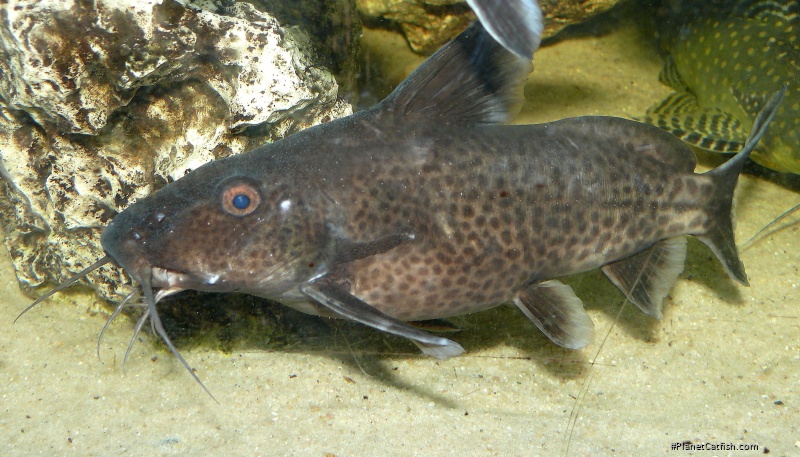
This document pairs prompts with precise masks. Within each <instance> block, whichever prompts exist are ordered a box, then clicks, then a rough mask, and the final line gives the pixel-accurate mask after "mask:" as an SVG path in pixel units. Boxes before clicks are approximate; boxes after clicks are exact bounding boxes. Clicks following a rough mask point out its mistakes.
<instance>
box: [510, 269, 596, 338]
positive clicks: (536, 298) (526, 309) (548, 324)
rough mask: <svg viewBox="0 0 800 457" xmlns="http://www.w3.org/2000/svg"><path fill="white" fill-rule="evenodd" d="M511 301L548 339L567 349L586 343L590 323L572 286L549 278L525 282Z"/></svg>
mask: <svg viewBox="0 0 800 457" xmlns="http://www.w3.org/2000/svg"><path fill="white" fill-rule="evenodd" d="M513 301H514V304H515V305H517V307H518V308H519V309H520V310H521V311H522V312H523V313H524V314H525V315H526V316H528V319H530V320H531V321H533V323H534V324H536V327H538V328H539V330H541V331H542V333H544V334H545V335H547V337H548V338H550V340H551V341H553V342H554V343H556V344H557V345H559V346H563V347H565V348H568V349H580V348H583V347H586V346H587V345H588V344H589V343H590V342H591V341H592V337H593V335H594V323H593V322H592V319H591V318H590V317H589V315H588V314H586V311H585V310H584V309H583V302H581V299H580V298H578V297H577V296H576V295H575V292H574V291H573V290H572V288H571V287H570V286H568V285H566V284H563V283H562V282H561V281H556V280H551V281H545V282H542V283H539V284H535V285H532V286H529V287H528V288H526V289H525V290H523V291H522V292H520V293H519V295H517V297H516V298H514V300H513Z"/></svg>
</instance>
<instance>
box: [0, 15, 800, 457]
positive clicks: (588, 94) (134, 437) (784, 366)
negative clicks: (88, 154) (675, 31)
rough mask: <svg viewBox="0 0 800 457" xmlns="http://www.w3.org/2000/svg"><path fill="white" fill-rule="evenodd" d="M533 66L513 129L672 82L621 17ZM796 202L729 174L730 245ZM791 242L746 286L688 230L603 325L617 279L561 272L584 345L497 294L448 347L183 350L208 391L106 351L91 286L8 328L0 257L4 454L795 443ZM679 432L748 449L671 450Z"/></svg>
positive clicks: (769, 255) (396, 64)
mask: <svg viewBox="0 0 800 457" xmlns="http://www.w3.org/2000/svg"><path fill="white" fill-rule="evenodd" d="M365 39H366V42H365V52H366V53H367V55H368V56H370V59H371V60H370V61H371V63H373V64H376V65H377V64H380V62H382V61H384V60H385V61H387V62H389V64H390V67H389V68H386V69H384V71H385V72H386V75H388V81H390V82H391V83H394V82H397V81H399V80H400V79H401V78H402V77H404V76H405V75H406V74H407V73H408V72H409V71H410V70H411V69H413V68H414V67H415V66H416V65H417V64H418V63H419V62H420V61H421V60H422V59H421V58H419V57H417V56H414V55H412V54H410V53H409V52H408V51H407V50H406V46H405V44H404V42H403V41H402V40H401V39H400V38H399V37H398V36H396V35H393V34H391V33H389V32H374V31H372V32H370V31H367V32H366V37H365ZM387 50H388V51H389V52H390V53H391V54H390V55H391V57H390V58H388V59H382V58H381V57H380V54H381V53H383V52H385V51H387ZM535 66H536V68H535V71H534V73H533V75H532V76H531V78H530V79H529V81H528V83H527V84H526V86H525V91H524V93H525V104H524V106H523V107H522V111H521V116H520V118H519V119H518V122H520V123H532V122H543V121H548V120H553V119H559V118H563V117H568V116H577V115H585V114H606V115H616V116H624V117H632V116H638V115H641V114H642V113H644V111H645V110H646V109H647V108H648V107H649V106H650V105H651V104H653V103H654V102H656V101H658V100H661V99H662V98H663V97H665V96H666V95H667V94H668V92H669V90H668V89H667V88H666V87H664V86H662V85H661V84H660V83H659V82H658V72H659V70H660V68H661V62H660V60H659V58H658V56H657V54H656V51H655V47H654V46H653V45H652V43H651V41H650V39H649V38H647V37H646V36H645V35H643V32H642V31H641V30H639V29H638V28H637V27H636V26H635V24H633V23H627V24H625V25H624V26H623V27H622V28H621V29H619V30H617V31H615V32H614V33H612V34H610V35H608V36H605V37H602V38H588V39H581V40H572V41H566V42H563V43H560V44H558V45H555V46H553V47H549V48H545V49H542V50H540V51H539V52H538V53H537V54H536V57H535ZM708 160H710V161H708ZM705 165H706V166H709V165H713V158H710V159H708V158H707V161H706V162H705ZM798 202H800V195H798V193H797V192H796V191H793V190H791V189H787V188H785V187H781V186H779V185H776V184H774V183H772V182H770V181H768V180H765V179H763V178H759V177H752V176H743V178H742V179H741V181H740V186H739V189H738V194H737V201H736V211H737V215H738V225H737V227H736V235H737V239H738V240H740V242H741V241H743V240H745V239H747V238H748V237H749V236H750V235H752V234H753V233H755V232H756V231H757V230H758V229H759V228H760V227H762V226H763V225H765V224H767V223H768V222H769V221H771V220H772V219H773V218H774V217H775V216H777V215H779V214H780V213H781V212H783V211H784V210H785V209H787V208H789V207H791V206H793V205H795V204H797V203H798ZM799 239H800V234H799V233H798V227H797V226H795V227H793V228H790V229H788V230H784V231H782V232H780V233H777V234H774V235H772V236H770V237H768V238H766V239H764V240H762V241H760V242H759V243H757V244H755V245H754V246H752V247H750V248H749V249H747V250H746V251H745V252H743V253H742V259H743V261H744V263H745V265H746V268H747V272H748V274H749V277H750V282H751V286H750V287H749V288H744V287H739V286H738V285H736V284H734V283H733V282H731V281H730V280H729V279H728V278H727V276H726V275H725V273H724V272H723V270H722V268H721V267H720V265H719V263H718V262H717V261H716V260H715V259H714V258H713V255H712V253H711V252H710V251H709V250H708V249H707V248H706V247H705V246H704V245H702V244H700V243H699V242H691V243H690V244H689V256H688V259H687V264H686V270H685V272H684V274H683V275H682V276H681V278H680V279H679V281H678V283H677V284H676V285H675V287H674V289H673V290H672V292H671V294H670V296H669V297H668V298H667V300H666V306H665V313H664V319H663V320H662V321H655V320H653V319H651V318H649V317H647V316H644V315H643V314H641V313H640V312H639V311H638V310H636V309H635V308H634V307H632V306H627V307H626V309H625V310H623V312H622V313H621V317H620V320H619V322H618V323H616V324H615V325H614V327H613V329H611V331H610V333H608V338H607V339H605V335H606V334H607V332H608V329H609V328H610V326H611V325H612V322H613V320H614V318H615V316H616V314H617V312H618V310H619V308H620V306H621V304H622V302H623V298H622V296H621V294H620V293H619V292H618V291H617V290H616V289H615V288H614V286H613V285H611V284H610V283H608V282H607V281H606V280H605V279H604V278H603V277H601V275H600V274H598V273H597V272H593V273H589V274H585V275H581V276H579V277H577V278H572V280H571V281H570V283H571V284H572V285H573V287H574V288H575V290H576V293H577V294H578V296H580V297H581V298H583V300H584V302H585V305H586V307H587V309H588V312H589V313H590V315H591V316H592V318H593V319H594V321H595V325H596V331H597V337H596V340H595V343H594V344H592V345H590V346H589V347H588V348H586V349H584V350H581V351H569V350H564V349H560V348H557V347H555V346H554V345H552V344H551V343H549V342H548V341H547V339H546V338H545V337H544V336H542V335H541V334H540V333H539V332H538V330H536V328H535V327H534V326H533V325H532V324H530V323H529V322H528V321H527V320H526V319H525V317H524V316H522V315H521V314H520V313H519V312H517V311H516V310H514V309H511V308H508V307H501V308H498V309H496V310H493V311H489V312H485V313H479V314H475V315H472V316H468V317H466V318H464V319H461V320H459V321H458V323H459V324H460V325H462V326H463V327H464V328H465V330H464V331H462V332H460V333H457V334H454V335H452V336H451V337H452V338H453V339H455V340H457V341H459V342H460V343H461V344H462V345H463V346H464V347H465V348H466V349H467V354H466V355H464V356H462V357H458V358H455V359H451V360H447V361H436V360H434V359H431V358H427V357H424V356H422V355H420V354H418V353H417V352H416V351H415V350H414V348H413V346H411V345H403V344H402V343H399V344H398V343H396V342H395V341H392V343H391V345H390V346H389V349H387V346H386V345H380V344H375V341H376V340H375V338H372V339H370V341H368V342H367V343H366V344H365V343H364V342H361V341H359V340H358V339H353V338H352V337H351V338H350V339H349V343H350V346H351V347H352V349H353V351H354V354H355V357H354V356H353V355H351V353H350V349H349V348H348V346H347V343H346V342H345V339H344V338H343V337H342V335H341V334H337V333H334V332H331V334H330V337H329V344H328V346H329V348H330V349H329V350H321V349H320V348H319V345H318V344H317V345H308V346H304V345H303V344H299V345H296V346H294V347H291V348H287V349H285V350H275V351H263V350H255V349H253V350H249V349H246V348H244V349H241V350H236V349H234V351H233V352H231V353H223V352H219V351H218V350H216V349H215V348H212V347H205V346H204V345H198V346H197V347H192V348H185V349H183V351H182V352H183V355H184V357H185V358H186V359H187V360H188V361H189V364H190V365H192V366H193V367H195V368H196V369H197V372H198V375H199V376H200V377H201V378H202V379H203V381H204V382H205V383H206V385H207V386H208V388H209V389H210V390H211V392H212V393H213V394H214V395H215V396H216V398H218V399H219V402H220V403H219V404H217V403H215V402H213V401H212V400H211V399H210V398H209V397H208V396H206V395H205V394H204V393H203V391H202V390H201V389H200V388H199V387H198V386H197V385H196V384H195V383H194V381H193V380H192V379H191V377H190V376H189V375H188V374H187V373H186V372H185V371H184V370H183V368H182V367H181V366H180V365H179V363H178V362H177V361H176V360H175V359H174V358H173V357H172V356H171V355H170V354H169V353H167V352H166V351H165V349H164V348H163V346H154V345H153V344H152V341H153V339H152V338H151V337H150V336H142V340H143V341H144V343H141V342H140V343H138V344H137V345H136V346H135V347H134V349H133V352H132V354H131V358H130V360H129V361H128V364H127V366H126V373H125V374H123V370H122V368H121V361H122V356H123V354H124V349H125V347H126V345H127V343H128V339H129V337H130V335H131V332H132V327H133V323H132V322H131V321H130V320H129V319H125V318H122V319H119V320H118V321H116V322H115V323H114V324H113V325H112V326H111V327H110V329H109V331H108V333H107V335H106V338H105V340H104V341H103V345H102V353H103V356H104V357H103V360H102V362H101V361H100V360H98V358H97V357H96V355H95V345H96V341H97V340H96V339H97V335H98V333H99V331H100V329H101V327H102V326H103V324H104V322H105V318H106V316H104V315H102V314H97V313H90V312H87V310H88V309H96V308H97V303H96V299H95V298H94V297H93V296H91V295H89V294H82V293H68V294H63V295H61V296H60V297H58V298H57V299H56V300H52V301H50V302H47V303H46V304H45V305H42V306H40V307H38V308H36V309H34V310H33V311H31V312H30V313H28V314H27V315H25V316H24V317H23V318H21V319H20V320H19V321H18V322H16V323H15V324H12V321H13V319H14V318H15V317H16V315H17V314H18V313H19V311H20V310H22V309H23V308H24V307H25V306H26V305H27V304H28V303H29V302H30V298H28V297H26V296H24V295H22V294H21V293H20V292H19V289H18V287H17V283H16V280H15V278H14V274H13V271H12V269H11V266H10V262H9V260H8V255H7V253H6V252H2V263H0V282H1V283H2V290H1V291H0V296H2V297H3V298H2V306H1V307H0V325H1V326H2V331H0V376H1V377H2V379H0V400H1V401H2V414H0V454H1V455H40V454H41V455H190V454H191V455H248V456H250V455H264V456H272V455H302V456H320V457H322V456H326V455H336V456H340V457H344V456H366V455H386V456H411V455H423V456H433V455H459V456H471V455H481V456H484V455H498V456H517V455H519V456H523V455H543V456H551V455H559V454H563V453H564V452H565V447H566V445H567V441H568V439H569V437H571V442H570V445H569V446H570V448H569V449H570V452H569V454H570V455H581V456H583V455H592V456H605V455H736V456H739V455H760V454H762V453H763V452H764V448H767V449H769V453H770V454H771V455H777V456H789V455H798V454H800V408H799V407H798V405H800V394H799V393H800V341H799V339H798V333H800V332H799V331H800V289H798V285H800V272H799V269H800V249H798V248H799V247H800V242H798V240H799ZM378 341H380V339H378ZM601 344H602V348H601V349H600V345H601ZM398 348H400V350H398ZM598 350H599V355H597V358H596V363H595V364H594V365H592V364H591V363H590V362H591V361H592V360H593V359H594V356H595V354H596V353H597V352H598ZM354 359H357V360H358V361H359V363H360V364H361V365H362V366H363V367H364V369H365V371H366V372H367V373H369V374H365V373H364V372H362V371H361V370H360V369H359V367H358V366H357V364H356V363H354V362H353V360H354ZM573 412H574V413H575V414H576V420H575V422H574V424H572V425H571V424H570V417H571V414H573ZM683 441H691V442H693V443H703V442H710V443H732V444H757V445H759V446H760V447H761V449H760V450H759V451H752V452H734V451H720V452H697V453H694V454H690V453H688V452H685V451H670V445H671V443H673V442H683Z"/></svg>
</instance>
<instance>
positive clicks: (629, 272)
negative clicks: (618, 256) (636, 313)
mask: <svg viewBox="0 0 800 457" xmlns="http://www.w3.org/2000/svg"><path fill="white" fill-rule="evenodd" d="M685 260H686V237H683V236H681V237H677V238H670V239H668V240H663V241H659V242H658V243H656V244H654V245H653V246H652V247H650V248H648V249H645V250H644V251H642V252H640V253H638V254H636V255H634V256H632V257H628V258H627V259H624V260H620V261H618V262H614V263H610V264H608V265H605V266H603V267H602V268H601V270H603V273H605V275H606V276H607V277H608V279H610V280H611V282H613V283H614V284H615V285H616V286H617V287H619V289H620V290H621V291H622V293H624V294H625V296H626V297H627V298H628V300H629V301H630V302H631V303H633V304H635V305H636V306H638V307H639V309H641V310H642V311H643V312H644V313H645V314H648V315H650V316H653V317H655V318H657V319H661V304H662V302H663V301H664V297H666V296H667V294H668V293H669V291H670V289H671V288H672V285H673V284H675V281H676V280H677V279H678V275H680V274H681V272H682V271H683V267H684V263H685Z"/></svg>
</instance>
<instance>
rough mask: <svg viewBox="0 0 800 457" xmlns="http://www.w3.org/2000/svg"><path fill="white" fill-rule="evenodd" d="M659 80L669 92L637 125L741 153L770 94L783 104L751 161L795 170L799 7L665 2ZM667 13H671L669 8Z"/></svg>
mask: <svg viewBox="0 0 800 457" xmlns="http://www.w3.org/2000/svg"><path fill="white" fill-rule="evenodd" d="M664 5H665V6H664V8H663V9H662V11H663V13H664V14H663V15H662V17H660V18H659V27H658V30H659V35H660V42H661V46H662V48H663V50H664V52H665V60H666V63H665V66H664V70H663V71H662V73H661V80H662V82H664V83H665V84H667V85H669V86H670V87H672V88H673V89H675V92H674V93H672V94H671V95H670V96H669V97H668V98H667V99H666V100H664V101H662V102H661V103H659V104H658V105H655V106H653V107H652V108H650V110H648V113H647V115H646V116H645V118H644V120H645V121H646V122H648V123H651V124H654V125H658V126H659V127H661V128H664V129H665V130H668V131H670V132H672V133H674V134H675V135H677V136H679V137H680V138H682V139H683V140H684V141H686V142H688V143H690V144H692V145H695V146H697V147H699V148H702V149H706V150H710V151H716V152H725V153H731V152H736V151H739V150H741V149H742V148H743V147H744V144H745V141H746V139H747V134H748V131H749V130H750V128H751V127H752V125H753V121H754V119H755V117H756V115H757V114H758V113H759V112H760V111H761V110H762V109H763V107H764V106H765V104H766V102H767V100H768V99H769V97H770V96H771V95H772V94H773V93H774V92H775V91H776V90H778V89H779V88H781V87H783V86H788V89H787V91H786V96H785V97H786V101H785V102H784V103H783V104H782V106H781V107H780V108H779V109H778V112H777V114H776V115H775V121H774V122H773V126H772V128H771V129H770V131H769V133H767V134H766V135H765V136H764V138H763V140H762V141H761V144H760V145H759V147H758V148H757V149H756V151H755V152H754V153H753V155H752V158H753V160H755V161H756V162H758V163H759V164H761V165H764V166H766V167H769V168H772V169H774V170H778V171H784V172H791V173H800V2H797V1H796V0H748V1H739V0H735V1H734V0H711V1H706V2H683V3H680V2H675V3H672V2H664ZM673 8H674V9H673Z"/></svg>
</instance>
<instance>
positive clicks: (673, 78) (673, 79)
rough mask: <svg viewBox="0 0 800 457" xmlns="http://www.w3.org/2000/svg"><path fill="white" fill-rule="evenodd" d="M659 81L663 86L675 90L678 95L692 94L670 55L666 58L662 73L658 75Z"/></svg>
mask: <svg viewBox="0 0 800 457" xmlns="http://www.w3.org/2000/svg"><path fill="white" fill-rule="evenodd" d="M658 80H659V81H661V83H662V84H665V85H667V86H669V87H671V88H673V89H675V91H676V92H678V93H686V94H688V93H689V92H691V91H690V89H689V86H688V85H687V84H686V82H684V81H683V78H681V74H680V72H679V71H678V67H677V66H676V65H675V61H674V60H672V56H670V55H667V56H666V57H665V58H664V67H663V68H662V69H661V73H659V74H658Z"/></svg>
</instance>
